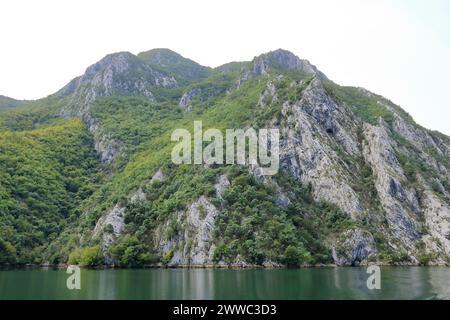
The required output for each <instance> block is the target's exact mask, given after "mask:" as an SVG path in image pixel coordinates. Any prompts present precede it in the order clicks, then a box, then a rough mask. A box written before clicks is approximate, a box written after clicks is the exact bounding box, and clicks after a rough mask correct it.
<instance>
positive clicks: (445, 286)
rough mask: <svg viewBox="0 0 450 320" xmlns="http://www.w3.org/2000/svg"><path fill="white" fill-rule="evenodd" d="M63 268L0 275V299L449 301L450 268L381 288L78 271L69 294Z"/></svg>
mask: <svg viewBox="0 0 450 320" xmlns="http://www.w3.org/2000/svg"><path fill="white" fill-rule="evenodd" d="M68 276H69V275H68V274H66V272H65V270H5V271H0V300H3V299H450V268H443V267H442V268H441V267H384V268H381V290H369V289H367V287H366V281H367V278H368V276H369V275H368V274H367V273H366V269H365V268H311V269H298V270H220V269H139V270H136V269H133V270H112V269H110V270H81V290H68V289H67V287H66V280H67V278H68Z"/></svg>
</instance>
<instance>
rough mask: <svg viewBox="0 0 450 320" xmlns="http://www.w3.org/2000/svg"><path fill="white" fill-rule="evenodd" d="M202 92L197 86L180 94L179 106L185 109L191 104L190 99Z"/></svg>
mask: <svg viewBox="0 0 450 320" xmlns="http://www.w3.org/2000/svg"><path fill="white" fill-rule="evenodd" d="M201 92H202V90H201V89H199V88H194V89H192V90H191V91H189V92H186V93H184V94H183V95H182V96H181V99H180V102H179V106H180V107H182V108H184V109H186V108H188V107H189V106H190V105H191V101H192V99H193V98H194V97H196V96H198V95H199V94H200V93H201Z"/></svg>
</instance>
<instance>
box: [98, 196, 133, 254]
mask: <svg viewBox="0 0 450 320" xmlns="http://www.w3.org/2000/svg"><path fill="white" fill-rule="evenodd" d="M124 213H125V208H123V207H121V206H119V205H118V204H117V205H116V206H115V207H114V208H113V209H112V210H111V211H109V212H108V213H107V214H106V215H104V216H102V217H101V218H100V219H98V221H97V223H96V225H95V228H94V232H93V235H94V237H98V236H101V237H102V247H103V251H106V250H107V249H108V247H109V246H110V245H111V244H113V243H114V242H115V240H116V239H117V237H118V236H120V234H121V233H122V231H123V228H124V226H125V220H124ZM108 225H111V227H112V230H109V231H108V230H105V228H106V227H107V226H108ZM111 231H112V232H111Z"/></svg>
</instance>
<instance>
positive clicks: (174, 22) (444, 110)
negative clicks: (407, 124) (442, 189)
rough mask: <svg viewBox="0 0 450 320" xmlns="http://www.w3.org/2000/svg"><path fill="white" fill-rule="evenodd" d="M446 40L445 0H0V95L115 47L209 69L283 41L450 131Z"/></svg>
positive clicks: (65, 74)
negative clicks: (160, 53) (162, 52)
mask: <svg viewBox="0 0 450 320" xmlns="http://www.w3.org/2000/svg"><path fill="white" fill-rule="evenodd" d="M449 40H450V1H446V0H430V1H425V0H423V1H415V0H412V1H411V0H397V1H396V0H391V1H389V0H360V1H357V0H338V1H336V0H330V1H325V0H322V1H320V0H319V1H318V0H314V1H312V0H310V1H299V0H293V1H287V0H286V1H282V0H276V1H261V0H259V1H245V0H238V1H236V0H227V1H220V2H219V1H212V0H205V1H195V0H189V1H186V0H184V1H182V0H181V1H174V0H163V1H143V0H142V1H138V0H127V1H114V0H105V1H99V0H89V1H88V0H77V1H65V0H59V1H58V0H53V1H52V0H39V1H36V0H29V1H25V0H1V2H0V41H1V42H0V43H1V47H0V94H2V95H6V96H10V97H13V98H16V99H35V98H40V97H44V96H47V95H49V94H51V93H53V92H55V91H57V90H58V89H60V88H61V87H62V86H64V85H65V84H66V83H67V82H69V81H70V80H71V79H72V78H74V77H75V76H77V75H80V74H82V73H83V72H84V70H85V69H86V68H87V67H88V66H89V65H90V64H92V63H94V62H96V61H98V60H99V59H101V58H102V57H103V56H104V55H106V54H108V53H112V52H116V51H130V52H132V53H135V54H137V53H138V52H140V51H145V50H149V49H152V48H158V47H166V48H170V49H172V50H174V51H177V52H178V53H180V54H182V55H183V56H185V57H188V58H191V59H193V60H195V61H197V62H199V63H201V64H203V65H207V66H212V67H214V66H218V65H220V64H223V63H226V62H229V61H233V60H235V61H236V60H251V59H252V58H253V57H254V56H255V55H258V54H260V53H263V52H266V51H270V50H274V49H277V48H283V49H287V50H290V51H292V52H294V53H295V54H297V55H298V56H299V57H300V58H304V59H308V60H310V61H311V62H312V63H313V64H315V65H316V66H317V67H318V68H319V69H320V70H322V71H323V72H324V73H325V74H326V75H327V76H328V77H329V78H330V79H332V80H334V81H335V82H337V83H339V84H342V85H355V86H361V87H365V88H367V89H369V90H371V91H374V92H376V93H379V94H381V95H383V96H385V97H386V98H389V99H391V100H392V101H393V102H395V103H397V104H400V105H401V106H402V107H403V108H404V109H405V110H406V111H407V112H409V113H410V114H411V115H412V116H413V117H414V118H415V119H416V121H417V122H418V123H419V124H421V125H423V126H425V127H427V128H430V129H436V130H440V131H441V132H444V133H447V134H450V125H449V123H450V86H449V80H448V79H449V78H448V77H449V75H450V41H449Z"/></svg>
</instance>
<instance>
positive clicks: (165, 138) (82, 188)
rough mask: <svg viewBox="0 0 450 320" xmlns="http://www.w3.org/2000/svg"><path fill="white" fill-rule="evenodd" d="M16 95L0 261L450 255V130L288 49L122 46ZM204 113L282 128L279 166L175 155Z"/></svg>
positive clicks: (429, 259)
mask: <svg viewBox="0 0 450 320" xmlns="http://www.w3.org/2000/svg"><path fill="white" fill-rule="evenodd" d="M8 103H9V102H8ZM13 104H14V105H13V108H11V110H9V111H5V112H2V113H0V130H1V131H2V135H1V138H0V150H2V153H1V156H0V177H1V181H2V184H1V185H0V212H1V213H2V214H1V216H0V225H1V228H0V247H1V248H2V251H1V253H0V263H3V264H7V263H21V264H25V263H49V264H57V263H67V262H69V263H78V264H82V265H98V264H108V265H120V266H137V265H170V266H184V265H189V266H205V265H215V266H229V265H233V266H242V267H245V266H250V265H261V266H266V267H282V266H303V265H316V264H317V265H319V264H328V263H334V264H336V265H358V264H368V263H371V262H377V263H383V264H402V265H403V264H413V265H419V264H420V265H425V264H439V265H445V264H449V262H450V138H449V137H447V136H445V135H443V134H441V133H438V132H433V131H429V130H427V129H424V128H422V127H421V126H419V125H418V124H416V123H415V122H414V120H413V119H412V118H411V117H410V116H409V115H408V114H407V113H406V112H405V111H404V110H402V109H401V108H400V107H399V106H397V105H395V104H394V103H393V102H391V101H389V100H388V99H386V98H384V97H381V96H379V95H377V94H374V93H372V92H370V91H368V90H365V89H362V88H354V87H343V86H339V85H338V84H336V83H334V82H332V81H331V80H330V79H328V78H327V77H326V76H325V75H324V74H323V73H322V72H321V71H320V70H318V69H317V68H316V67H315V66H314V65H313V64H311V63H310V62H309V61H307V60H303V59H300V58H299V57H297V56H296V55H294V54H293V53H291V52H289V51H286V50H282V49H278V50H275V51H271V52H268V53H264V54H261V55H259V56H256V57H255V58H254V59H253V60H251V61H244V62H232V63H228V64H226V65H223V66H220V67H217V68H208V67H204V66H201V65H200V64H198V63H196V62H194V61H192V60H189V59H186V58H184V57H182V56H181V55H179V54H177V53H175V52H173V51H170V50H168V49H154V50H150V51H147V52H143V53H140V54H138V55H137V56H136V55H133V54H131V53H129V52H119V53H114V54H110V55H107V56H106V57H104V58H103V59H101V60H100V61H99V62H97V63H95V64H93V65H91V66H90V67H88V68H87V69H86V72H85V73H84V74H83V75H81V76H80V77H77V78H75V79H74V80H72V81H71V82H70V83H69V84H67V85H66V86H65V87H64V88H62V89H61V90H60V91H58V92H57V93H55V94H54V95H51V96H49V97H48V98H45V99H41V100H38V101H27V102H21V103H19V104H20V105H21V108H15V107H14V106H15V105H16V104H15V102H14V103H13ZM196 120H202V121H203V125H204V128H205V129H207V128H220V129H226V128H248V127H254V128H276V129H279V132H280V171H279V173H278V174H277V175H275V176H272V177H265V176H261V175H259V170H258V168H255V167H254V166H247V165H233V166H219V165H213V166H202V165H195V166H194V165H193V166H188V165H182V166H176V165H174V164H173V163H172V162H171V161H170V154H171V150H172V147H173V144H172V142H171V141H170V135H171V133H172V131H173V130H174V129H177V128H186V129H189V130H191V129H192V128H191V126H192V123H193V121H196ZM3 249H4V250H3Z"/></svg>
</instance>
